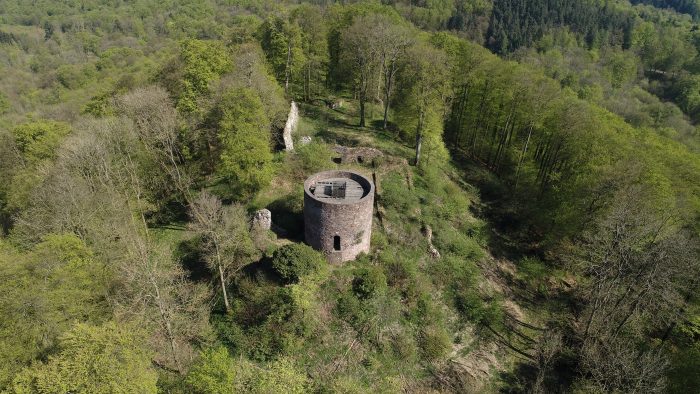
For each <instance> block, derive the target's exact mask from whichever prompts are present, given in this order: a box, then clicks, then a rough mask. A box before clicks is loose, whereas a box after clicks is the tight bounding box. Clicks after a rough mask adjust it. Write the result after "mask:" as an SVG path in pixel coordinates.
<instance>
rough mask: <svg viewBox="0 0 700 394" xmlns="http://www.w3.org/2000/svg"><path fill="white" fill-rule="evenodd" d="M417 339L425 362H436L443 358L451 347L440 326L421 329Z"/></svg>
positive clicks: (447, 336)
mask: <svg viewBox="0 0 700 394" xmlns="http://www.w3.org/2000/svg"><path fill="white" fill-rule="evenodd" d="M418 339H419V341H418V343H419V345H420V348H421V351H422V355H423V358H425V359H426V360H437V359H439V358H442V357H444V356H445V355H446V354H447V353H448V352H449V350H450V347H451V346H452V341H451V340H450V337H449V335H448V334H447V331H446V330H445V328H444V327H440V326H429V327H425V328H423V330H421V332H420V335H419V338H418Z"/></svg>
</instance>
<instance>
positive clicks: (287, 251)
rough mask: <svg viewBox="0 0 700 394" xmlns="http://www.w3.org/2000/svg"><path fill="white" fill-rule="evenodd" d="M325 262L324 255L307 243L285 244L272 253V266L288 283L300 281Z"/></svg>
mask: <svg viewBox="0 0 700 394" xmlns="http://www.w3.org/2000/svg"><path fill="white" fill-rule="evenodd" d="M324 262H325V259H324V258H323V255H321V254H320V253H319V252H317V251H315V250H313V249H312V248H311V247H310V246H308V245H305V244H296V243H295V244H289V245H284V246H282V247H281V248H279V249H277V250H276V251H275V253H274V254H273V255H272V268H273V269H274V270H275V272H277V274H279V276H280V277H282V279H283V280H285V281H286V282H287V283H295V282H298V281H299V279H301V278H302V277H304V276H306V275H308V274H310V273H312V272H315V271H316V270H318V269H319V268H320V267H321V265H322V264H324Z"/></svg>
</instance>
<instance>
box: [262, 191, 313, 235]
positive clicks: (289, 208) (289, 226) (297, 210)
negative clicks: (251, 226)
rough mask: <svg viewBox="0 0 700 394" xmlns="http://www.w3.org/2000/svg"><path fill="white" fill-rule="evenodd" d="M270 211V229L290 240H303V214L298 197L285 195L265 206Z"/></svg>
mask: <svg viewBox="0 0 700 394" xmlns="http://www.w3.org/2000/svg"><path fill="white" fill-rule="evenodd" d="M267 209H269V210H270V212H271V213H272V223H273V226H272V231H274V232H275V233H276V234H277V236H278V237H282V238H287V239H289V240H292V241H297V242H301V241H303V240H304V214H303V212H302V209H303V206H302V202H301V201H300V200H299V199H295V198H292V197H291V196H285V197H282V198H279V199H277V200H275V201H273V202H272V203H271V204H270V205H268V206H267Z"/></svg>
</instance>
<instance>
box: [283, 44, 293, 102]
mask: <svg viewBox="0 0 700 394" xmlns="http://www.w3.org/2000/svg"><path fill="white" fill-rule="evenodd" d="M291 63H292V42H291V41H289V42H288V43H287V65H286V66H285V68H284V94H287V91H288V90H289V74H290V70H289V68H290V66H291Z"/></svg>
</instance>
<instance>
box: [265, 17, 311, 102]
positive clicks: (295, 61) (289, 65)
mask: <svg viewBox="0 0 700 394" xmlns="http://www.w3.org/2000/svg"><path fill="white" fill-rule="evenodd" d="M259 35H260V44H261V46H262V48H263V50H264V51H265V54H266V56H267V60H268V63H269V64H270V66H271V67H272V70H273V73H274V75H275V78H277V81H278V82H279V83H280V84H282V85H284V86H285V90H286V89H287V86H288V84H289V82H290V79H291V77H292V76H293V75H294V74H296V73H298V70H299V68H300V67H301V65H302V64H303V63H304V62H305V59H304V52H303V51H302V48H301V30H300V28H299V25H297V24H296V23H290V22H289V21H288V20H285V19H283V18H281V17H272V16H271V17H268V18H267V19H266V20H265V22H264V23H263V24H262V25H261V26H260V32H259Z"/></svg>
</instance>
